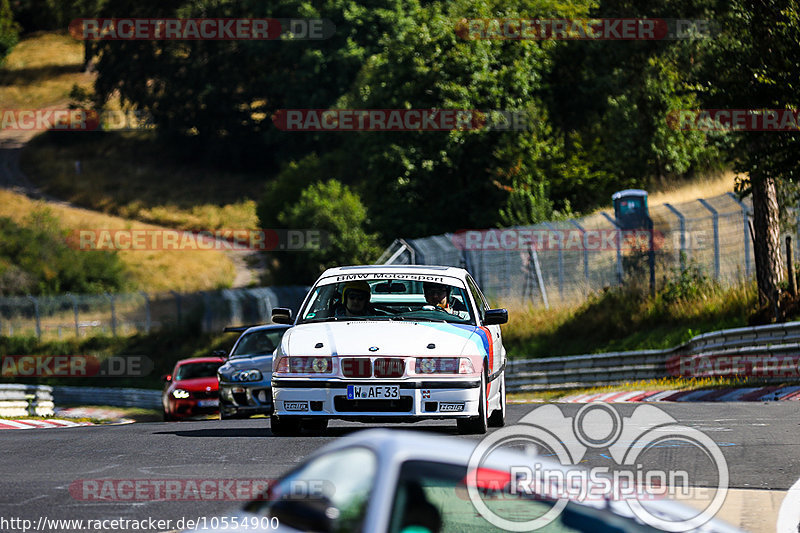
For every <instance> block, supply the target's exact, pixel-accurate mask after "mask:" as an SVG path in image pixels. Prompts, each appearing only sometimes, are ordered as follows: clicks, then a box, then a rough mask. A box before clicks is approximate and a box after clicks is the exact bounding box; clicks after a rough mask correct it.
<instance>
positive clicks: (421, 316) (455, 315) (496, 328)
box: [271, 265, 508, 434]
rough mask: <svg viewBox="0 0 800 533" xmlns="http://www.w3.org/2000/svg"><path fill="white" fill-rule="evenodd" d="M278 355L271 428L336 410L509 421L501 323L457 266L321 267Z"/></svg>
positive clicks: (344, 414)
mask: <svg viewBox="0 0 800 533" xmlns="http://www.w3.org/2000/svg"><path fill="white" fill-rule="evenodd" d="M272 320H273V322H276V323H283V324H292V323H293V324H294V326H295V327H293V328H292V329H290V330H289V331H288V332H287V333H286V334H285V336H284V337H283V339H282V341H281V344H280V346H279V347H278V349H277V351H276V353H275V358H274V364H273V373H272V393H273V400H274V408H275V410H274V414H273V416H272V419H271V427H272V432H273V433H275V434H292V433H296V432H298V431H299V430H300V429H301V428H305V429H308V430H311V431H315V432H322V431H324V430H325V428H326V427H327V424H328V420H331V419H343V420H355V421H363V422H376V421H377V422H390V421H392V422H416V421H419V420H423V419H454V420H456V421H457V423H458V428H459V430H460V431H461V432H462V433H485V432H486V428H487V426H502V425H503V424H504V423H505V410H506V399H505V373H504V370H505V365H506V351H505V349H504V348H503V342H502V337H501V334H500V324H504V323H506V322H507V321H508V313H507V311H506V310H505V309H490V308H489V305H488V303H487V300H486V298H485V297H484V296H483V294H482V293H481V291H480V289H479V288H478V285H477V284H476V283H475V281H474V280H473V279H472V277H471V276H470V275H469V273H468V272H467V271H466V270H464V269H461V268H453V267H437V266H418V265H403V266H397V265H380V266H350V267H341V268H333V269H329V270H327V271H325V272H324V273H323V274H322V276H320V278H319V279H318V280H317V282H316V283H315V284H314V286H313V288H312V289H311V291H310V292H309V293H308V295H307V296H306V299H305V301H304V302H303V305H302V307H301V309H300V311H299V313H298V314H297V317H296V319H293V318H292V316H291V311H290V310H288V309H283V308H278V309H275V310H274V311H273V315H272Z"/></svg>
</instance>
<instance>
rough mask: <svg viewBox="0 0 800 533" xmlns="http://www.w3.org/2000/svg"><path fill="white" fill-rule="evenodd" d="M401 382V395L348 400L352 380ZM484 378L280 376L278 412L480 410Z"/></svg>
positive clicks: (448, 414) (396, 415)
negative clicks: (377, 378)
mask: <svg viewBox="0 0 800 533" xmlns="http://www.w3.org/2000/svg"><path fill="white" fill-rule="evenodd" d="M348 385H356V386H367V385H398V386H399V397H398V398H395V399H376V400H372V399H370V400H353V399H350V400H348V398H347V386H348ZM480 385H481V382H480V380H463V379H461V380H436V381H433V380H431V381H428V380H419V379H409V380H389V379H387V380H383V379H382V380H376V379H372V380H343V379H335V378H334V379H308V378H294V379H292V378H276V379H273V381H272V395H273V399H274V404H275V414H276V415H278V416H309V417H316V416H319V417H324V418H336V419H342V420H356V421H374V420H382V421H398V422H402V421H416V420H420V419H456V418H467V417H471V416H476V415H477V414H478V400H479V398H480Z"/></svg>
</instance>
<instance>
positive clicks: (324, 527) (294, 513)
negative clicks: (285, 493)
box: [269, 496, 339, 533]
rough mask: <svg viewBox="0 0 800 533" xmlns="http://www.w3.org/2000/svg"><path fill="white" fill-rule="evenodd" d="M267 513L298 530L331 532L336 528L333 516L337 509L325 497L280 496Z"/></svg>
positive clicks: (321, 532) (337, 511)
mask: <svg viewBox="0 0 800 533" xmlns="http://www.w3.org/2000/svg"><path fill="white" fill-rule="evenodd" d="M269 515H270V516H274V517H275V518H277V519H278V520H279V521H280V524H281V526H283V525H286V526H289V527H290V528H292V529H296V530H298V531H318V532H320V533H327V532H333V531H335V529H336V523H335V520H334V518H336V517H338V516H339V510H338V509H336V507H334V506H333V504H332V503H331V501H330V500H329V499H328V498H325V497H315V498H313V499H304V498H299V497H291V496H289V497H288V498H281V499H280V500H278V501H276V502H275V503H273V504H272V505H271V506H270V508H269Z"/></svg>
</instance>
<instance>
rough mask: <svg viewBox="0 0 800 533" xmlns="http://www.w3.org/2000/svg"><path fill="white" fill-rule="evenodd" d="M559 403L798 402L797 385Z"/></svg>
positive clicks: (585, 397) (603, 395)
mask: <svg viewBox="0 0 800 533" xmlns="http://www.w3.org/2000/svg"><path fill="white" fill-rule="evenodd" d="M557 401H558V402H562V403H590V402H605V403H639V402H777V401H800V385H793V386H789V387H777V386H769V387H748V388H742V389H729V388H725V389H703V390H692V391H679V390H666V391H658V390H656V391H653V390H651V391H623V392H619V391H616V392H600V393H591V394H577V395H574V396H567V397H565V398H560V399H559V400H557Z"/></svg>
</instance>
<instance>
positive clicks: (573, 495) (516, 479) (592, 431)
mask: <svg viewBox="0 0 800 533" xmlns="http://www.w3.org/2000/svg"><path fill="white" fill-rule="evenodd" d="M507 446H514V447H517V446H533V447H534V448H535V449H537V450H538V453H537V455H533V456H531V457H530V458H529V459H528V460H521V461H520V463H519V464H517V465H513V466H511V468H510V475H508V476H505V475H504V476H503V477H501V478H499V479H498V480H497V483H495V485H499V487H500V488H502V490H505V491H508V492H509V493H511V494H512V495H513V494H524V495H525V497H526V498H527V497H530V498H542V497H543V498H545V499H548V500H550V501H552V502H554V503H553V505H546V506H542V508H541V512H540V513H538V514H537V513H529V514H526V515H522V514H521V513H514V512H513V509H514V507H512V508H511V510H509V509H504V508H503V507H502V506H498V505H493V506H492V507H490V506H489V505H487V503H486V501H485V499H484V497H483V495H482V494H481V487H482V486H485V485H486V483H485V480H480V479H479V475H480V473H481V472H482V471H484V470H485V469H484V467H483V465H484V464H488V461H487V459H488V458H489V457H490V455H491V454H492V452H494V451H495V450H498V449H501V448H503V447H507ZM667 446H668V447H674V448H676V449H677V450H676V451H675V452H674V455H675V456H676V457H677V458H678V461H677V463H676V464H677V465H678V468H670V469H661V468H653V466H654V465H655V464H658V463H657V462H652V461H650V460H649V459H651V458H652V457H651V456H650V455H649V453H651V452H654V453H657V452H656V450H658V449H660V448H663V447H667ZM601 451H602V455H603V457H606V458H607V459H609V460H610V461H612V462H613V468H610V467H605V466H595V467H592V468H588V467H584V465H582V464H581V463H583V462H585V460H586V459H585V458H586V457H587V454H589V453H600V452H601ZM543 456H546V457H547V458H548V459H547V460H546V461H545V460H540V459H537V457H543ZM681 459H683V460H684V461H685V465H684V468H680V465H681ZM701 465H702V466H703V467H705V466H707V467H708V468H706V469H705V470H706V471H708V472H711V474H710V475H711V477H712V478H713V481H711V482H706V481H705V479H703V480H702V481H698V480H696V479H695V478H693V476H695V475H696V474H697V472H699V471H700V470H701ZM467 472H468V473H467V477H466V485H467V489H468V494H469V498H470V501H471V502H472V504H473V506H474V507H475V509H476V511H477V512H478V513H479V514H480V515H481V516H482V517H483V518H485V519H486V520H487V521H488V522H489V523H491V524H492V525H494V526H495V527H498V528H501V529H504V530H506V531H534V530H537V529H540V528H542V527H545V526H547V525H548V524H550V523H551V522H553V521H554V520H556V519H557V518H558V517H559V515H560V514H561V513H562V511H563V510H564V509H565V507H566V506H567V504H568V503H570V502H578V503H583V502H592V501H598V500H599V501H602V502H603V503H604V504H605V505H606V506H608V505H611V502H619V503H618V504H616V505H615V506H616V507H617V508H621V507H622V506H624V507H627V509H626V514H628V515H630V514H632V515H634V516H636V518H637V519H638V520H640V521H641V522H643V523H645V524H647V525H649V526H651V527H654V528H657V529H661V530H664V531H675V532H677V531H695V530H698V529H701V528H702V526H703V524H705V523H706V522H708V521H709V520H711V519H712V518H713V517H714V515H715V514H716V513H718V512H719V510H720V508H721V507H722V504H723V503H724V502H725V497H726V496H727V492H728V484H729V479H730V476H729V472H728V463H727V461H726V459H725V456H724V455H723V454H722V451H721V450H720V448H719V445H717V444H716V443H715V442H714V441H713V440H712V439H711V438H710V437H709V436H708V435H706V434H705V433H703V432H701V431H699V430H697V429H695V428H692V427H689V426H685V425H682V424H680V423H679V422H678V421H677V420H676V419H675V418H673V417H672V416H670V415H669V414H667V413H666V412H664V411H663V410H661V409H659V408H657V407H655V406H652V405H645V406H640V407H637V408H636V409H635V410H634V411H633V413H631V416H629V417H622V416H621V415H620V414H619V412H618V411H617V409H615V408H614V407H613V406H611V405H609V404H605V403H589V404H586V405H585V406H583V407H582V408H581V409H580V410H579V411H578V412H577V414H576V415H575V416H574V417H567V416H564V413H563V412H562V410H561V409H560V408H559V407H557V406H555V405H546V406H543V407H539V408H537V409H534V410H533V411H531V412H530V413H528V414H527V415H525V416H524V417H523V418H522V419H521V420H520V421H519V423H518V424H516V425H514V426H508V427H505V428H501V429H499V430H497V431H495V432H494V433H492V434H491V435H488V436H487V437H485V438H483V439H482V440H481V442H480V443H479V444H478V446H477V447H476V448H475V450H474V451H473V453H472V455H471V456H470V460H469V465H468V471H467ZM693 487H701V488H703V491H702V492H703V496H704V498H703V499H702V500H699V499H696V503H697V504H698V510H697V511H696V513H695V514H688V515H686V516H677V515H675V516H665V515H664V514H662V513H661V512H659V511H658V509H655V510H653V509H651V508H650V507H648V505H646V502H647V501H650V500H654V499H660V498H665V497H676V496H687V495H689V494H691V489H692V488H693ZM495 488H497V487H495ZM484 492H485V491H484ZM703 504H704V507H702V508H700V505H703Z"/></svg>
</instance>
